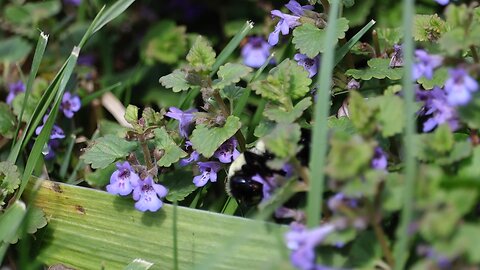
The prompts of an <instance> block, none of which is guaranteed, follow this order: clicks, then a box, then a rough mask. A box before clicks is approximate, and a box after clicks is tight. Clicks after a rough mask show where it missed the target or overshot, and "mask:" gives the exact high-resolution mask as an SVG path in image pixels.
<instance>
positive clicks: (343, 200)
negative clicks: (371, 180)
mask: <svg viewBox="0 0 480 270" xmlns="http://www.w3.org/2000/svg"><path fill="white" fill-rule="evenodd" d="M358 204H359V200H358V199H356V198H349V197H346V196H345V195H344V194H343V193H341V192H339V193H337V194H335V195H333V196H332V197H330V198H329V199H328V202H327V205H328V208H330V210H332V211H333V212H336V211H338V209H339V208H340V206H342V205H345V206H347V207H350V208H356V207H358Z"/></svg>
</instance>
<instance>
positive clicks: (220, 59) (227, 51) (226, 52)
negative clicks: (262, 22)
mask: <svg viewBox="0 0 480 270" xmlns="http://www.w3.org/2000/svg"><path fill="white" fill-rule="evenodd" d="M252 28H253V22H251V21H247V22H246V23H245V25H244V26H243V28H242V29H241V30H240V31H239V32H238V33H237V34H236V35H235V36H234V37H233V38H232V39H231V40H230V42H228V44H227V46H225V48H224V49H223V50H222V51H221V52H220V54H219V55H218V56H217V60H216V61H215V63H213V66H212V72H211V73H210V77H212V76H213V75H215V73H217V71H218V68H219V67H220V66H221V65H223V63H225V61H227V59H228V57H229V56H230V55H231V54H232V53H233V51H235V49H236V48H237V47H238V45H240V42H241V41H242V40H243V38H244V37H245V36H246V35H247V34H248V32H250V30H252Z"/></svg>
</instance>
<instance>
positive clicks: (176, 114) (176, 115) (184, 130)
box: [165, 107, 197, 138]
mask: <svg viewBox="0 0 480 270" xmlns="http://www.w3.org/2000/svg"><path fill="white" fill-rule="evenodd" d="M194 112H197V110H196V109H190V110H187V111H182V110H180V109H178V108H175V107H170V109H169V111H168V112H167V113H166V114H165V115H166V116H168V117H170V118H173V119H175V120H177V121H178V128H179V130H180V135H181V136H182V137H184V138H188V134H189V133H190V125H191V124H192V123H193V119H194V118H195V114H194Z"/></svg>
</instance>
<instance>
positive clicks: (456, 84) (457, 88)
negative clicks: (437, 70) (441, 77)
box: [445, 68, 478, 106]
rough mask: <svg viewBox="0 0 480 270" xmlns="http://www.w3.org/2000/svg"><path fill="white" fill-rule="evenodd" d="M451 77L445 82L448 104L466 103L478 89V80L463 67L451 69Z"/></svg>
mask: <svg viewBox="0 0 480 270" xmlns="http://www.w3.org/2000/svg"><path fill="white" fill-rule="evenodd" d="M449 74H450V77H449V78H448V79H447V81H446V82H445V91H446V92H447V101H448V104H450V105H452V106H462V105H466V104H467V103H468V102H469V101H470V99H471V97H472V94H471V93H472V92H475V91H477V90H478V82H477V81H475V80H474V79H473V78H472V77H470V76H469V75H468V73H467V72H466V71H465V70H464V69H463V68H457V69H451V70H449Z"/></svg>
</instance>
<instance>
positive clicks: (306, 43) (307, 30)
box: [292, 18, 348, 58]
mask: <svg viewBox="0 0 480 270" xmlns="http://www.w3.org/2000/svg"><path fill="white" fill-rule="evenodd" d="M347 30H348V20H347V19H345V18H339V19H337V24H336V29H335V37H336V40H335V43H337V42H338V40H339V39H342V38H344V37H345V32H347ZM326 33H327V31H326V29H319V28H317V27H316V26H314V25H312V24H308V23H306V24H304V25H302V26H299V27H297V28H295V30H293V39H292V42H293V44H295V48H296V49H299V50H300V52H301V53H303V54H305V55H307V56H308V57H310V58H314V57H315V56H317V55H318V54H319V53H323V52H324V51H325V44H326Z"/></svg>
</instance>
